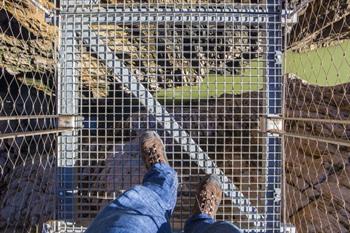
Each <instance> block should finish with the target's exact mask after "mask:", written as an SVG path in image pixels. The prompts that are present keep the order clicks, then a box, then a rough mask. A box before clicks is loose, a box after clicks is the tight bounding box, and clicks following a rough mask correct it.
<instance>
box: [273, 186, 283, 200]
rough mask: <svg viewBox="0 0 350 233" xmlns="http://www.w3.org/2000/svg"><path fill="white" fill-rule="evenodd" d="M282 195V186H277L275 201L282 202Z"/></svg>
mask: <svg viewBox="0 0 350 233" xmlns="http://www.w3.org/2000/svg"><path fill="white" fill-rule="evenodd" d="M281 196H282V190H281V189H280V188H275V193H274V202H280V201H281Z"/></svg>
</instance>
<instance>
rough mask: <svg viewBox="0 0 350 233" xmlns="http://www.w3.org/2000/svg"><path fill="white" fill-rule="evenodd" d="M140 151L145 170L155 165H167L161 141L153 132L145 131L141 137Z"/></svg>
mask: <svg viewBox="0 0 350 233" xmlns="http://www.w3.org/2000/svg"><path fill="white" fill-rule="evenodd" d="M140 150H141V156H142V159H143V161H144V162H145V165H146V168H147V169H149V168H150V167H152V166H153V165H154V164H156V163H168V159H167V157H166V154H165V147H164V144H163V141H162V139H160V137H159V135H158V134H157V133H156V132H154V131H146V132H144V133H143V134H142V135H141V138H140Z"/></svg>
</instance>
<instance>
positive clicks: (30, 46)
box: [0, 1, 57, 232]
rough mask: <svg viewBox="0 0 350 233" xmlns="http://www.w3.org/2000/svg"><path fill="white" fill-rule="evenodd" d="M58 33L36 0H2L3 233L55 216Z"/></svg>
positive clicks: (0, 167)
mask: <svg viewBox="0 0 350 233" xmlns="http://www.w3.org/2000/svg"><path fill="white" fill-rule="evenodd" d="M46 7H53V6H52V4H51V3H49V2H47V5H46ZM28 15H30V17H28ZM56 35H57V30H56V27H53V26H51V25H49V24H47V23H46V22H45V12H43V11H42V10H40V9H38V8H37V7H36V6H35V5H33V3H32V2H31V1H1V3H0V67H1V69H0V231H1V232H35V231H40V229H41V228H42V225H43V223H44V222H46V221H48V220H52V219H54V215H55V211H56V210H55V200H56V195H55V164H56V134H55V132H56V131H57V121H56V118H57V116H56V114H57V112H56V103H55V102H56V98H55V89H56V88H55V87H56V79H55V65H56V64H55V60H56V59H55V43H54V42H55V39H56Z"/></svg>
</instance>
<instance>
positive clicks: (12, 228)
mask: <svg viewBox="0 0 350 233" xmlns="http://www.w3.org/2000/svg"><path fill="white" fill-rule="evenodd" d="M60 2H61V6H60V5H58V2H57V5H56V3H55V1H48V0H37V1H34V0H23V1H16V0H5V1H3V2H2V3H0V16H1V17H0V22H1V23H0V37H1V39H0V51H1V55H0V67H1V73H0V187H1V188H0V231H1V232H40V231H41V230H42V228H43V223H47V222H48V221H53V220H55V221H57V222H58V223H56V225H55V224H52V226H53V227H54V228H55V231H59V232H80V231H83V229H84V228H85V227H86V226H87V225H88V224H89V222H90V220H91V219H92V218H93V217H94V216H95V215H96V214H97V213H98V211H99V210H100V209H101V208H102V207H103V206H104V205H105V204H106V203H108V202H109V201H110V200H112V199H114V198H116V197H117V196H118V194H120V193H121V192H122V191H123V190H125V189H127V188H129V187H130V186H132V185H134V184H138V183H140V181H141V179H142V176H143V174H144V172H145V170H144V168H143V164H142V163H141V161H140V158H139V154H138V151H137V146H136V145H137V138H138V135H139V133H140V132H142V131H143V130H144V129H155V130H157V131H158V132H159V133H160V134H161V136H162V139H163V140H164V141H165V143H166V145H167V151H168V157H169V159H170V163H171V165H172V166H173V167H174V168H175V169H176V170H177V172H178V173H179V182H180V188H179V196H178V205H177V208H176V211H175V213H174V216H173V219H172V224H173V227H174V229H181V227H182V226H183V223H184V220H185V219H186V218H187V217H188V216H189V214H190V209H191V207H192V205H193V201H194V200H193V197H194V190H195V188H196V183H197V182H198V180H199V179H200V177H201V176H202V175H204V174H205V173H210V172H217V173H219V174H220V175H221V177H222V178H223V179H225V184H226V186H225V187H226V191H227V192H226V194H225V196H224V201H223V203H222V205H221V207H220V209H219V214H218V216H217V219H219V220H223V219H226V220H229V221H232V222H233V223H235V224H237V225H238V226H240V227H241V228H243V229H246V230H247V231H248V229H250V230H253V229H260V230H261V231H262V232H265V231H268V230H271V229H274V230H275V232H276V231H277V228H278V230H279V224H280V221H282V222H285V223H291V224H293V225H294V226H295V227H296V231H297V232H349V230H350V221H349V219H350V216H349V183H350V180H349V179H350V178H349V172H350V171H349V152H350V149H349V148H350V145H349V120H350V119H349V117H350V116H349V111H350V107H349V106H350V103H349V102H350V96H349V90H350V89H349V81H350V77H349V73H350V72H349V68H350V63H349V62H350V61H349V58H348V57H349V53H350V44H349V42H348V37H349V25H350V23H349V9H350V8H349V3H348V1H342V0H337V1H330V0H320V1H316V0H314V1H312V0H311V1H293V0H290V1H289V2H288V3H287V2H284V1H283V5H282V6H283V7H284V9H285V11H284V13H286V15H288V17H287V18H286V22H285V25H284V26H285V27H284V28H285V35H283V36H284V37H283V38H282V35H280V34H278V31H279V30H280V29H279V27H280V24H279V23H278V22H277V21H278V18H275V17H276V16H275V14H271V12H269V11H271V10H277V9H279V7H280V3H281V2H279V1H269V0H265V1H243V0H242V1H233V0H232V1H217V2H215V3H213V2H207V1H184V0H183V1H176V2H174V1H147V2H136V1H113V0H106V1H99V3H98V4H97V2H95V1H88V4H87V2H86V1H60ZM62 3H63V5H62ZM62 6H63V7H62ZM55 9H56V10H57V11H54V10H55ZM120 9H122V10H120ZM279 10H280V9H279ZM277 11H278V10H277ZM52 12H55V13H58V14H57V17H53V16H54V13H52ZM57 19H60V23H61V25H60V27H58V24H57V23H58V21H57ZM275 20H276V21H275ZM271 21H273V22H274V23H269V22H271ZM59 33H61V37H59ZM274 33H276V34H274ZM73 37H74V39H72V38H73ZM59 39H60V48H61V50H60V53H61V55H62V54H63V56H61V57H60V59H61V60H60V62H58V61H57V59H56V58H55V52H56V51H57V49H58V46H57V43H58V41H59ZM70 39H72V40H70ZM269 39H272V40H273V42H274V43H275V44H278V42H277V41H278V40H279V39H283V40H284V41H285V43H286V50H285V52H284V60H285V70H286V73H287V74H286V76H285V82H284V84H285V85H284V97H285V98H284V105H283V107H284V115H283V118H282V120H283V121H284V131H278V130H277V131H276V130H275V131H274V134H273V135H276V134H277V135H284V139H283V141H284V146H285V148H284V159H285V161H284V162H285V163H284V165H285V167H284V171H285V190H284V192H283V193H282V194H284V195H283V196H282V199H284V206H283V207H284V208H283V209H284V215H283V219H280V218H281V217H282V216H280V213H279V212H280V209H279V202H278V199H279V190H278V189H275V188H276V187H278V184H279V182H280V181H279V175H278V174H279V172H280V171H278V168H279V167H280V166H281V164H278V163H279V162H280V158H279V157H278V156H281V155H282V154H281V151H280V149H281V148H280V141H279V139H278V137H275V138H271V135H270V136H269V134H267V133H266V131H265V130H266V128H269V127H270V126H269V125H266V123H267V122H270V121H268V120H271V119H272V120H273V121H272V122H273V123H279V121H278V119H280V118H279V117H278V114H277V115H271V113H274V114H276V113H278V112H279V111H280V109H277V108H272V109H271V108H269V107H271V106H275V107H278V106H279V104H278V101H279V96H278V94H277V95H275V96H274V95H273V93H279V94H281V92H280V91H278V89H277V90H275V91H273V92H270V90H272V89H271V88H274V87H277V86H278V85H275V84H277V83H279V80H278V79H275V80H274V79H271V77H277V76H278V72H277V73H274V72H275V71H278V70H279V65H278V64H276V62H277V63H278V62H279V59H280V58H279V56H280V54H279V53H278V51H279V50H281V49H280V48H277V47H274V48H272V50H271V47H270V46H271V41H270V40H269ZM70 49H72V50H70ZM276 51H277V53H276ZM57 64H60V65H61V66H60V67H59V72H58V73H57V72H56V71H55V70H56V69H55V68H56V66H57ZM58 77H59V82H58V83H57V81H58V80H57V78H58ZM57 84H58V85H57ZM271 84H272V85H271ZM56 102H58V105H57V104H56ZM269 113H270V114H269ZM62 115H65V116H68V117H69V116H83V118H80V117H73V118H72V119H75V125H73V127H78V128H81V127H82V129H78V130H75V131H73V132H71V131H70V129H65V128H61V127H60V126H59V121H58V118H59V116H62ZM267 119H268V120H267ZM58 135H59V136H58ZM269 152H271V153H269ZM273 155H275V156H277V157H274V156H273ZM272 161H273V162H276V163H277V164H276V165H274V166H275V170H274V169H269V168H271V167H269V162H272ZM274 177H275V178H276V180H273V181H272V182H268V179H269V178H274ZM270 181H271V180H270ZM269 184H272V185H273V187H272V186H268V185H269ZM272 190H273V192H272ZM276 200H277V202H275V201H276ZM269 201H270V202H269ZM56 202H58V203H56ZM271 206H272V207H275V209H274V211H273V212H268V211H267V207H271ZM271 213H272V214H271ZM271 219H272V220H271ZM271 223H275V225H274V224H272V225H271ZM44 226H45V225H44ZM284 230H285V231H286V229H284Z"/></svg>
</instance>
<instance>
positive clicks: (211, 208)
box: [196, 190, 218, 215]
mask: <svg viewBox="0 0 350 233" xmlns="http://www.w3.org/2000/svg"><path fill="white" fill-rule="evenodd" d="M196 199H197V202H198V206H199V209H200V211H201V212H202V213H206V214H208V215H212V214H213V213H214V212H215V209H216V205H217V201H218V200H217V198H216V196H215V193H214V192H212V191H207V190H202V191H201V192H200V193H199V197H196Z"/></svg>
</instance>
